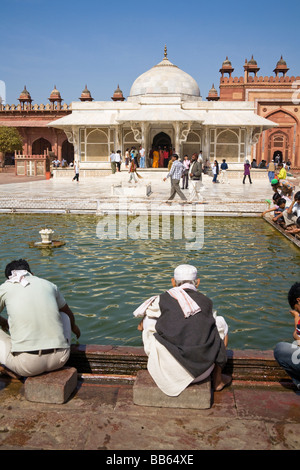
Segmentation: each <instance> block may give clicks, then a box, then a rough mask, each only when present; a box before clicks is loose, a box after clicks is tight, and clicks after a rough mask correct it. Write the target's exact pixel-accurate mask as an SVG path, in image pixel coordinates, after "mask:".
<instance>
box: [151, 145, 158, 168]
mask: <svg viewBox="0 0 300 470" xmlns="http://www.w3.org/2000/svg"><path fill="white" fill-rule="evenodd" d="M158 162H159V152H158V150H157V149H155V150H154V152H153V164H152V168H158Z"/></svg>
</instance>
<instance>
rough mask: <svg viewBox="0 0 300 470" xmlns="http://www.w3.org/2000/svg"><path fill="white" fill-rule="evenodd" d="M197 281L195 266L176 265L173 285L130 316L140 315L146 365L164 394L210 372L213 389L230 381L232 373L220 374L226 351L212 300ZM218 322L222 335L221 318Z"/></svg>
mask: <svg viewBox="0 0 300 470" xmlns="http://www.w3.org/2000/svg"><path fill="white" fill-rule="evenodd" d="M199 283H200V279H198V278H197V269H196V268H195V267H194V266H191V265H187V264H184V265H180V266H178V267H177V268H176V269H175V271H174V278H172V285H173V288H172V289H169V290H168V291H167V292H164V293H163V294H161V295H160V296H155V297H151V298H150V299H148V300H146V301H145V302H144V303H143V304H142V305H141V306H140V307H138V308H137V309H136V310H135V311H134V316H135V317H142V321H141V323H140V325H139V329H140V330H142V331H143V333H142V336H143V343H144V349H145V352H146V354H147V356H148V364H147V368H148V371H149V373H150V375H151V376H152V378H153V380H154V381H155V383H156V384H157V386H158V387H159V388H160V389H161V390H162V391H163V392H164V393H165V394H166V395H169V396H177V395H179V394H180V393H181V392H182V391H183V390H184V389H185V388H186V387H187V386H188V385H190V384H191V383H195V382H200V381H202V380H205V379H206V378H207V377H209V375H210V374H211V373H213V385H214V389H215V390H216V391H219V390H222V388H224V387H225V386H226V385H228V384H229V383H230V382H231V377H229V376H225V375H223V374H222V369H223V367H224V366H225V364H226V361H227V355H226V348H225V344H224V341H223V340H222V338H221V335H220V333H219V331H218V328H219V327H218V326H217V324H216V321H215V318H214V316H213V311H212V301H211V300H210V299H209V298H208V297H206V296H205V295H203V294H201V292H199V291H198V290H197V287H198V286H199ZM218 318H219V317H218ZM221 318H222V317H221ZM223 320H224V319H223ZM221 327H222V329H223V330H224V334H225V335H226V336H227V324H226V322H225V320H224V321H223V322H222V325H221ZM220 329H221V328H220Z"/></svg>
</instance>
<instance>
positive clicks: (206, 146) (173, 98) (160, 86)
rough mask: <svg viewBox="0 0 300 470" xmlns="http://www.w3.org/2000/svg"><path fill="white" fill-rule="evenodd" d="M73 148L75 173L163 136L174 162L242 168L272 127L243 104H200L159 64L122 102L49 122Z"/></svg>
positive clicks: (193, 88) (78, 107)
mask: <svg viewBox="0 0 300 470" xmlns="http://www.w3.org/2000/svg"><path fill="white" fill-rule="evenodd" d="M49 125H50V126H52V127H55V128H58V129H62V130H64V132H65V133H66V135H67V137H68V140H69V142H71V143H72V144H73V145H74V157H75V159H78V161H80V162H81V167H86V168H101V167H103V165H107V162H108V159H109V155H110V153H111V151H113V150H114V151H116V150H118V149H120V150H121V151H122V154H123V155H124V152H125V150H126V148H130V147H131V146H136V147H138V146H139V145H142V146H143V147H144V148H145V149H146V152H149V151H150V149H151V148H152V146H153V144H155V142H156V140H155V139H157V142H158V141H159V138H158V137H157V136H163V135H165V140H166V141H168V142H170V143H171V145H172V147H173V148H174V149H175V152H176V153H178V154H179V155H180V156H183V155H184V154H188V155H189V156H190V155H192V153H194V152H199V151H200V149H202V151H203V155H204V158H207V159H210V160H213V159H215V158H217V159H218V160H219V161H220V160H221V159H222V158H226V159H227V161H229V162H233V163H242V162H244V160H245V158H247V157H249V158H250V154H251V146H252V145H253V144H254V143H256V142H257V140H258V138H259V136H260V134H261V133H262V132H263V131H264V130H266V129H271V128H273V127H275V126H276V125H277V124H276V123H274V122H272V121H270V120H268V119H265V118H262V117H261V116H258V115H257V114H256V113H255V104H254V103H252V102H251V103H250V102H244V101H235V102H229V101H223V102H222V101H202V98H201V94H200V89H199V87H198V84H197V82H196V81H195V80H194V79H193V78H192V77H191V76H190V75H189V74H187V73H186V72H184V71H182V70H181V69H180V68H178V67H177V66H176V65H174V64H172V63H171V62H170V61H169V59H168V58H167V53H166V50H165V55H164V58H163V60H162V61H161V62H159V63H158V64H157V65H155V66H154V67H152V68H151V69H150V70H148V71H147V72H145V73H144V74H142V75H140V76H139V77H138V78H137V79H136V80H135V81H134V83H133V85H132V87H131V90H130V95H129V96H128V98H127V100H122V101H118V100H117V101H94V102H91V101H86V102H73V103H72V113H71V114H69V115H67V116H65V117H63V118H61V119H58V120H56V121H53V122H51V123H50V124H49Z"/></svg>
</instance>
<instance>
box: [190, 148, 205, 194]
mask: <svg viewBox="0 0 300 470" xmlns="http://www.w3.org/2000/svg"><path fill="white" fill-rule="evenodd" d="M189 178H190V183H189V184H190V201H193V200H194V199H196V200H199V199H200V198H201V196H200V190H201V187H202V181H201V180H202V164H201V163H200V162H199V161H198V157H197V154H196V153H194V154H193V155H192V159H191V165H190V171H189Z"/></svg>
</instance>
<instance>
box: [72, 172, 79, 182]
mask: <svg viewBox="0 0 300 470" xmlns="http://www.w3.org/2000/svg"><path fill="white" fill-rule="evenodd" d="M74 180H77V181H79V173H75V176H74V178H73V181H74Z"/></svg>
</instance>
